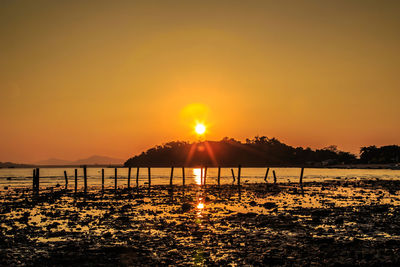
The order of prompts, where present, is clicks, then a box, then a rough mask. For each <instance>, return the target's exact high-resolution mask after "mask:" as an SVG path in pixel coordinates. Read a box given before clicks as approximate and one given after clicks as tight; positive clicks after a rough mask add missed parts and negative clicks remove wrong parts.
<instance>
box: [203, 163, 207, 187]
mask: <svg viewBox="0 0 400 267" xmlns="http://www.w3.org/2000/svg"><path fill="white" fill-rule="evenodd" d="M206 179H207V167H205V168H204V178H203V182H204V186H206Z"/></svg>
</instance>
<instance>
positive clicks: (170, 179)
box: [169, 167, 174, 189]
mask: <svg viewBox="0 0 400 267" xmlns="http://www.w3.org/2000/svg"><path fill="white" fill-rule="evenodd" d="M173 178H174V167H171V176H170V177H169V186H170V187H171V189H172V186H173V183H172V179H173Z"/></svg>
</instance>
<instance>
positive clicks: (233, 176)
mask: <svg viewBox="0 0 400 267" xmlns="http://www.w3.org/2000/svg"><path fill="white" fill-rule="evenodd" d="M231 173H232V178H233V182H232V183H233V184H234V183H235V181H236V179H235V173H234V172H233V169H231Z"/></svg>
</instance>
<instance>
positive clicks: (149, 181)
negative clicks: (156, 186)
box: [147, 167, 151, 194]
mask: <svg viewBox="0 0 400 267" xmlns="http://www.w3.org/2000/svg"><path fill="white" fill-rule="evenodd" d="M147 176H148V179H149V180H148V184H149V188H148V191H149V194H150V187H151V170H150V167H148V168H147Z"/></svg>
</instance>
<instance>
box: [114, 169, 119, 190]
mask: <svg viewBox="0 0 400 267" xmlns="http://www.w3.org/2000/svg"><path fill="white" fill-rule="evenodd" d="M117 179H118V174H117V168H115V177H114V190H115V191H117Z"/></svg>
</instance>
